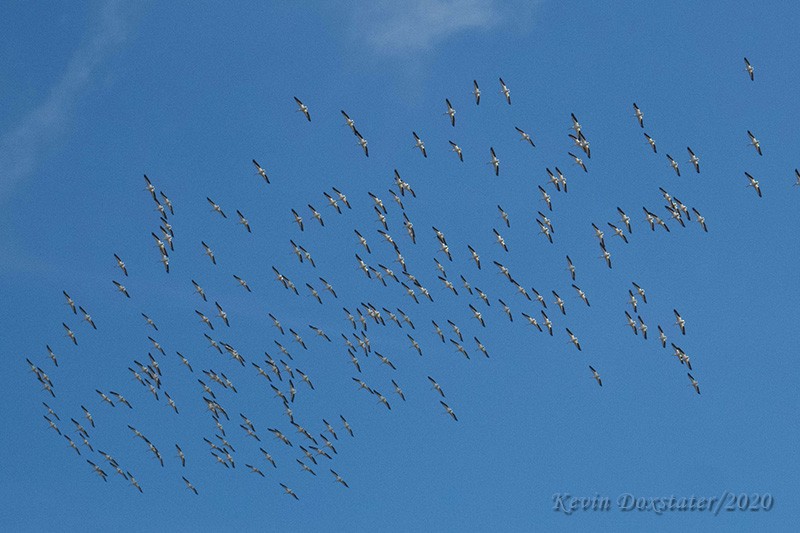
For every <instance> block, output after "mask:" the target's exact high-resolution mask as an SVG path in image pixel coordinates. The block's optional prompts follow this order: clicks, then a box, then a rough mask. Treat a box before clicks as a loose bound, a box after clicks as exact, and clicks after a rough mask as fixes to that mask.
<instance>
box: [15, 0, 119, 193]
mask: <svg viewBox="0 0 800 533" xmlns="http://www.w3.org/2000/svg"><path fill="white" fill-rule="evenodd" d="M101 6H102V7H101V8H100V12H99V13H98V14H97V15H96V17H95V19H96V22H95V23H94V28H92V29H91V30H90V31H89V34H88V35H87V37H86V38H85V39H84V42H83V43H82V44H81V45H80V46H79V48H78V49H77V50H76V51H75V53H74V54H73V55H72V57H71V58H70V61H69V63H68V64H67V67H66V69H65V71H64V74H63V75H62V76H61V78H60V79H59V80H58V81H57V82H56V83H55V84H54V85H53V87H52V88H51V89H50V91H49V94H48V96H47V98H46V99H45V100H44V101H43V102H42V103H41V104H39V105H38V106H37V107H36V108H34V109H32V110H31V111H30V112H29V113H28V114H27V115H25V116H24V118H23V119H22V120H21V121H20V122H19V123H18V124H17V125H16V127H14V128H13V129H12V130H10V131H8V132H6V133H5V134H3V135H2V137H0V176H2V180H0V204H2V203H3V202H5V201H6V200H7V199H8V197H9V196H10V194H11V192H12V190H13V189H14V187H15V186H16V185H17V184H18V183H19V182H20V181H22V180H24V179H25V178H27V177H29V176H30V175H31V174H32V173H33V172H35V171H36V169H37V167H38V165H39V161H40V160H41V159H42V157H43V155H44V154H45V153H46V152H47V150H48V149H49V148H50V147H51V146H52V145H53V144H54V143H55V141H57V140H58V139H59V137H60V136H61V135H62V134H63V133H64V130H65V129H66V125H67V124H68V121H69V117H70V114H71V110H72V108H73V106H74V105H75V103H76V102H77V100H78V99H79V98H80V96H81V95H82V94H83V92H84V91H85V90H86V89H87V87H88V86H89V85H90V83H91V81H92V79H93V75H94V74H95V72H96V71H97V70H98V68H99V67H100V66H101V65H102V64H103V62H104V61H105V59H106V58H107V57H108V56H109V55H110V54H111V53H112V52H113V51H114V50H115V49H117V48H118V47H119V45H120V44H121V43H122V42H123V41H124V40H125V37H126V34H127V31H126V28H127V23H126V21H127V17H126V16H125V15H126V14H125V11H126V6H125V4H124V2H122V1H114V2H106V3H103V4H101Z"/></svg>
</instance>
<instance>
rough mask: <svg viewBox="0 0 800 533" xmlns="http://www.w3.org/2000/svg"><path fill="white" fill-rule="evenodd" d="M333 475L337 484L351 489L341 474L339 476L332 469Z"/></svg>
mask: <svg viewBox="0 0 800 533" xmlns="http://www.w3.org/2000/svg"><path fill="white" fill-rule="evenodd" d="M331 474H333V476H334V477H335V478H336V483H341V484H342V485H344V486H345V487H346V488H350V486H349V485H348V484H347V482H346V481H345V480H343V479H342V477H341V476H340V475H339V474H337V473H336V472H334V471H333V470H332V469H331Z"/></svg>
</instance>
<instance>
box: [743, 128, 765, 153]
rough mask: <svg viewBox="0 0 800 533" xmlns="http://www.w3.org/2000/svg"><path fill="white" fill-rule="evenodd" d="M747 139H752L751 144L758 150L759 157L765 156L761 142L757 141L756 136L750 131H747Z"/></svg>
mask: <svg viewBox="0 0 800 533" xmlns="http://www.w3.org/2000/svg"><path fill="white" fill-rule="evenodd" d="M747 137H748V138H749V139H750V144H751V145H752V146H753V148H755V149H756V152H758V155H764V154H762V153H761V142H759V140H758V139H756V136H755V135H753V134H752V133H751V132H750V130H747Z"/></svg>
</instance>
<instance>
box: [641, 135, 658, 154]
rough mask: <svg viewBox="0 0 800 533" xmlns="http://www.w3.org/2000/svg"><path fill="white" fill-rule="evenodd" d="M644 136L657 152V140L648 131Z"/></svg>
mask: <svg viewBox="0 0 800 533" xmlns="http://www.w3.org/2000/svg"><path fill="white" fill-rule="evenodd" d="M644 138H645V139H647V144H649V145H650V147H651V148H652V149H653V153H654V154H657V153H658V150H657V149H656V141H655V140H654V139H653V138H652V137H650V136H649V135H648V134H646V133H645V134H644Z"/></svg>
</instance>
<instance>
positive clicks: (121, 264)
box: [114, 254, 128, 276]
mask: <svg viewBox="0 0 800 533" xmlns="http://www.w3.org/2000/svg"><path fill="white" fill-rule="evenodd" d="M114 259H116V260H117V266H118V267H119V269H120V270H122V273H123V274H125V275H126V276H127V275H128V268H127V267H126V266H125V262H124V261H123V260H122V259H120V258H119V256H118V255H117V254H114Z"/></svg>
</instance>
